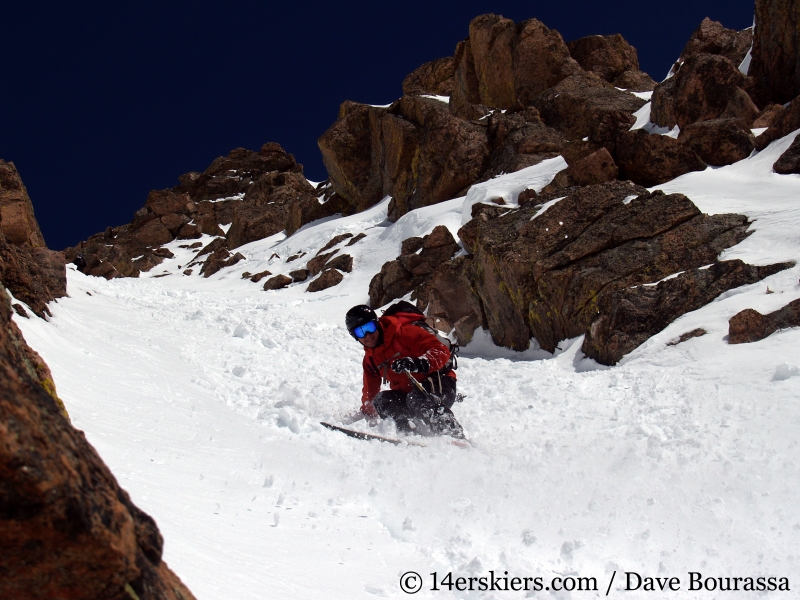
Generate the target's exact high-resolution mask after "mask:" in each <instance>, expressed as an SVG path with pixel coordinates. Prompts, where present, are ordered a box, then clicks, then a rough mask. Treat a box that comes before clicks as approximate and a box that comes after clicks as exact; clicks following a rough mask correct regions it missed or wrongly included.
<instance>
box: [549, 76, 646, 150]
mask: <svg viewBox="0 0 800 600" xmlns="http://www.w3.org/2000/svg"><path fill="white" fill-rule="evenodd" d="M534 104H535V106H536V108H537V109H538V110H539V113H540V114H541V116H542V120H543V121H544V122H545V123H546V124H547V125H549V126H550V127H554V128H556V129H558V130H559V131H561V132H562V133H564V135H565V136H566V137H567V138H569V139H570V140H580V139H582V138H585V137H588V138H589V141H591V142H594V143H597V144H601V145H606V146H608V147H610V148H613V145H614V143H615V140H616V136H617V133H618V132H621V131H628V130H629V129H630V128H631V126H632V125H633V124H634V123H635V122H636V118H635V117H634V116H633V113H634V112H636V111H637V110H639V109H640V108H641V107H642V106H644V105H645V101H644V100H642V99H641V98H637V97H636V96H634V95H633V94H631V93H629V92H622V91H620V90H618V89H616V88H614V86H612V85H611V84H608V83H606V82H605V81H603V80H602V79H600V78H599V77H598V76H597V75H594V74H593V73H584V74H581V75H574V76H572V77H568V78H566V79H564V80H563V81H561V82H560V83H558V84H557V85H555V86H553V87H552V88H550V89H548V90H547V91H546V92H544V93H543V94H541V95H540V96H539V97H538V98H537V99H536V100H535V102H534Z"/></svg>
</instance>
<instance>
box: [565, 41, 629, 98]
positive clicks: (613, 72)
mask: <svg viewBox="0 0 800 600" xmlns="http://www.w3.org/2000/svg"><path fill="white" fill-rule="evenodd" d="M567 48H569V53H570V55H571V56H572V58H574V59H575V60H576V61H578V64H579V65H580V66H581V67H582V68H583V69H584V70H585V71H591V72H592V73H594V74H595V75H597V76H598V77H600V78H601V79H604V80H605V81H607V82H608V83H615V81H616V79H617V78H619V77H620V76H621V75H622V74H623V73H625V72H626V71H638V70H639V55H638V54H637V52H636V48H634V47H633V46H631V45H630V44H629V43H628V42H626V41H625V38H623V37H622V36H621V35H620V34H618V33H616V34H614V35H590V36H587V37H583V38H580V39H578V40H573V41H571V42H570V43H569V44H567ZM615 85H616V84H615ZM618 87H623V86H618ZM626 89H627V88H626Z"/></svg>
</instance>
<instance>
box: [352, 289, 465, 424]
mask: <svg viewBox="0 0 800 600" xmlns="http://www.w3.org/2000/svg"><path fill="white" fill-rule="evenodd" d="M398 304H399V306H398V305H396V306H397V308H398V309H399V310H395V311H391V309H388V310H387V311H386V313H391V314H384V316H382V317H380V318H378V316H377V315H376V314H375V311H374V310H372V309H371V308H370V307H369V306H366V305H363V304H362V305H358V306H354V307H353V308H351V309H350V310H349V311H347V315H346V317H345V323H346V325H347V330H348V331H349V332H350V335H352V336H353V337H354V338H355V339H356V340H358V341H359V342H360V343H361V345H362V346H363V347H364V361H363V367H364V387H363V391H362V395H361V412H363V413H364V414H365V415H366V416H367V417H372V418H375V417H378V416H380V417H382V418H387V417H391V418H392V419H394V421H395V423H396V425H397V429H398V430H400V431H408V432H411V431H413V432H415V433H420V434H422V435H449V436H452V437H454V438H459V439H463V437H464V433H463V430H462V428H461V425H460V424H459V422H458V421H457V420H456V418H455V415H453V413H452V411H451V410H450V408H451V407H452V406H453V403H454V402H455V400H456V374H455V372H454V371H453V369H452V364H451V355H450V350H449V349H448V348H447V346H445V345H444V344H443V343H442V342H440V341H439V340H438V339H437V338H436V336H435V335H434V334H433V333H430V332H429V331H427V330H426V329H425V328H424V326H420V325H421V324H422V323H424V321H422V319H423V318H424V316H423V315H421V314H420V313H419V312H418V311H416V308H414V306H413V305H411V304H409V303H405V302H401V303H398ZM404 304H405V306H406V307H408V309H410V311H414V312H410V311H404V310H403V308H404V307H403V305H404ZM415 323H418V324H415ZM408 373H411V377H414V379H416V380H417V381H419V382H420V383H421V385H422V387H423V388H424V389H425V392H424V393H423V392H422V391H421V390H420V389H418V388H417V387H416V386H415V385H413V384H412V382H411V381H409V375H408ZM381 380H383V381H385V382H388V384H389V387H390V388H391V389H389V390H385V391H380V389H381Z"/></svg>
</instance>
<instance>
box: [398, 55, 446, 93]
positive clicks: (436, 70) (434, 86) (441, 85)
mask: <svg viewBox="0 0 800 600" xmlns="http://www.w3.org/2000/svg"><path fill="white" fill-rule="evenodd" d="M455 72H456V65H455V61H454V60H453V57H452V56H447V57H445V58H438V59H436V60H432V61H430V62H426V63H425V64H423V65H421V66H420V67H418V68H416V69H414V70H413V71H412V72H411V73H409V74H408V75H407V76H406V78H405V79H404V80H403V93H404V94H405V95H406V96H418V95H421V94H429V95H432V96H449V95H450V94H451V93H452V91H453V76H454V75H455Z"/></svg>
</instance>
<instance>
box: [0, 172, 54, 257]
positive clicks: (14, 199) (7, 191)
mask: <svg viewBox="0 0 800 600" xmlns="http://www.w3.org/2000/svg"><path fill="white" fill-rule="evenodd" d="M0 224H1V226H2V233H3V235H4V236H5V238H6V241H8V242H9V243H10V244H14V245H15V246H21V245H27V246H30V247H32V248H38V247H44V246H45V243H44V237H42V232H41V231H40V230H39V223H38V222H37V221H36V217H35V216H34V214H33V203H32V202H31V199H30V196H28V190H27V189H25V186H24V185H23V183H22V178H21V177H20V175H19V172H18V171H17V167H15V166H14V163H13V162H6V161H4V160H1V159H0Z"/></svg>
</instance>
